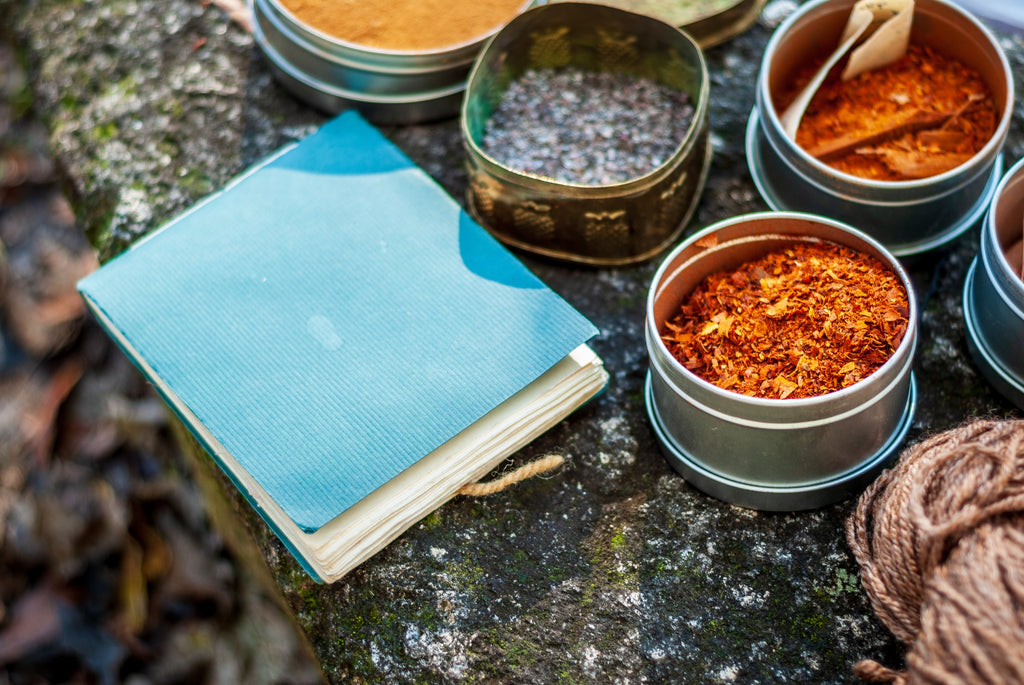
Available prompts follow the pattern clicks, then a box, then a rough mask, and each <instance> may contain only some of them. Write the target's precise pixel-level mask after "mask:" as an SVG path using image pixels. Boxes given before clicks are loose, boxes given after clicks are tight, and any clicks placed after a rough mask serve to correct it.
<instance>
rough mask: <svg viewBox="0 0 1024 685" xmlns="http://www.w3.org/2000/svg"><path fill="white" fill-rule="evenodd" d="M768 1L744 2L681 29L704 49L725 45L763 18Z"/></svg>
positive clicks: (750, 0)
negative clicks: (763, 10) (760, 17)
mask: <svg viewBox="0 0 1024 685" xmlns="http://www.w3.org/2000/svg"><path fill="white" fill-rule="evenodd" d="M767 1H768V0H742V1H741V2H739V3H737V4H735V5H733V6H732V7H730V8H729V9H727V10H725V11H724V12H719V13H718V14H714V15H711V16H709V17H702V18H701V19H698V20H697V21H694V22H692V23H689V24H685V25H683V26H682V27H681V28H682V29H683V30H685V31H686V32H687V33H689V34H690V35H691V36H693V38H694V40H696V41H697V43H698V44H699V45H700V46H701V47H702V48H710V47H712V46H714V45H718V44H719V43H724V42H725V41H727V40H729V39H730V38H732V37H734V36H737V35H739V34H741V33H743V32H744V31H746V30H747V29H748V28H750V27H751V26H752V25H753V23H754V22H755V21H757V18H758V17H759V16H761V10H762V9H764V6H765V4H766V3H767Z"/></svg>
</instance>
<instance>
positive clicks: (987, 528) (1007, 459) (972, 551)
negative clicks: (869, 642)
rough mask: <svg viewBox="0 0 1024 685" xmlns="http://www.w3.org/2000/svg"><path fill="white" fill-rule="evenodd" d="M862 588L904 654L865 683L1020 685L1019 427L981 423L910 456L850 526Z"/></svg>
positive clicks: (862, 504) (1022, 472) (880, 483)
mask: <svg viewBox="0 0 1024 685" xmlns="http://www.w3.org/2000/svg"><path fill="white" fill-rule="evenodd" d="M846 536H847V541H848V543H849V545H850V548H851V549H852V551H853V554H854V556H855V557H856V558H857V562H858V563H859V564H860V569H861V571H860V577H861V584H862V585H863V586H864V590H865V591H866V592H867V594H868V597H869V599H870V600H871V606H872V608H873V609H874V611H875V613H876V614H877V615H878V617H879V618H880V619H881V620H882V622H883V623H885V625H886V626H887V627H888V628H889V630H891V631H892V633H893V635H895V636H896V637H897V638H899V639H900V640H901V641H902V642H903V643H904V644H905V645H907V647H908V651H907V655H906V667H905V668H906V670H905V671H896V670H893V669H890V668H886V667H885V666H883V665H881V664H879V663H877V662H875V661H871V660H864V661H861V662H859V663H857V664H856V665H855V666H854V672H855V673H856V674H857V675H858V676H859V677H861V678H862V679H864V680H867V681H871V682H891V683H897V685H903V684H906V685H916V684H917V683H936V684H938V683H943V684H945V683H1024V421H1020V420H1009V421H994V420H982V421H975V422H972V423H968V424H965V425H963V426H961V427H959V428H955V429H952V430H949V431H946V432H944V433H940V434H938V435H935V436H933V437H931V438H929V439H927V440H925V441H923V442H921V443H919V444H917V445H915V446H913V447H911V448H909V449H907V450H905V451H904V453H903V454H902V455H901V457H900V461H899V463H898V464H897V465H896V466H895V467H894V468H892V469H890V470H888V471H885V472H884V473H883V474H882V475H881V476H879V478H878V479H877V480H876V481H875V482H874V483H873V484H872V485H871V486H870V487H869V488H868V489H867V490H866V491H865V492H864V493H863V494H862V495H861V497H860V499H859V500H858V503H857V508H856V509H855V511H854V512H853V513H852V514H851V515H850V517H849V518H848V519H847V521H846Z"/></svg>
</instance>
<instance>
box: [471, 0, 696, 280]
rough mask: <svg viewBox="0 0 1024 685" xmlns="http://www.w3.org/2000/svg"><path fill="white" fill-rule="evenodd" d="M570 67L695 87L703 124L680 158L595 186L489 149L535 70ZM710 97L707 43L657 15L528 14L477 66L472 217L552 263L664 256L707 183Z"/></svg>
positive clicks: (590, 9)
mask: <svg viewBox="0 0 1024 685" xmlns="http://www.w3.org/2000/svg"><path fill="white" fill-rule="evenodd" d="M569 65H572V66H576V67H579V68H582V69H590V70H604V71H618V72H623V73H628V74H631V75H635V76H637V77H645V78H650V79H653V80H655V81H658V82H660V83H663V84H665V85H668V86H670V87H672V88H675V89H678V90H681V91H684V92H686V93H687V94H688V95H689V97H690V103H691V105H692V106H693V109H694V113H693V119H692V122H691V124H690V127H689V129H688V131H687V132H686V135H685V137H684V139H683V141H682V143H681V144H680V145H679V147H678V148H677V149H676V151H675V152H674V153H673V154H672V155H671V157H670V158H669V159H668V160H667V161H666V162H665V163H664V164H662V165H661V166H659V167H658V168H656V169H654V170H653V171H652V172H650V173H648V174H646V175H644V176H640V177H638V178H634V179H630V180H628V181H625V182H623V183H616V184H610V185H600V186H597V185H594V186H587V185H580V184H574V183H563V182H559V181H554V180H551V179H548V178H544V177H540V176H535V175H532V174H528V173H525V172H521V171H519V170H516V169H512V168H509V167H507V166H504V165H503V164H501V163H499V162H498V161H497V160H495V159H494V158H493V157H491V156H489V155H488V154H486V153H485V152H484V151H483V150H482V149H481V147H480V143H481V140H482V138H483V134H484V129H485V125H486V123H487V120H488V118H489V117H490V115H491V112H492V111H493V109H494V107H495V105H496V104H497V103H498V102H499V100H500V99H501V95H502V93H503V92H504V89H505V88H506V87H507V86H508V84H509V83H511V82H512V81H513V80H515V79H516V78H518V77H519V76H520V75H521V74H522V73H523V72H525V71H526V70H527V69H530V68H543V67H555V66H569ZM708 91H709V86H708V73H707V66H706V65H705V62H704V55H703V53H702V52H701V49H700V47H699V46H698V45H697V44H696V43H695V42H694V41H693V39H692V38H690V37H689V36H688V35H686V34H685V33H684V32H683V31H681V30H679V29H677V28H676V27H674V26H670V25H669V24H666V23H664V22H662V21H660V20H658V19H654V18H652V17H648V16H645V15H640V14H635V13H633V12H627V11H625V10H620V9H617V8H614V7H607V6H603V5H594V4H590V3H577V2H560V3H555V4H550V5H543V6H539V7H534V8H533V9H530V10H528V11H526V12H524V13H523V14H521V15H519V16H518V17H516V18H515V19H513V20H512V21H511V22H509V24H507V25H506V26H505V28H503V29H502V30H501V31H499V32H498V34H497V35H496V36H494V38H492V39H491V41H490V42H488V43H487V45H485V46H484V48H483V50H482V51H481V53H480V55H479V56H478V57H477V60H476V62H475V63H474V65H473V69H472V70H471V71H470V75H469V81H468V83H467V86H466V95H465V98H464V100H463V104H462V122H461V124H462V134H463V142H464V144H465V147H466V152H467V160H468V167H469V189H468V193H467V194H468V205H469V211H470V213H471V214H472V215H473V216H474V218H475V219H476V220H477V221H479V222H480V223H481V224H482V225H483V226H484V227H485V228H487V229H488V230H489V231H490V232H491V233H493V234H494V235H495V236H496V237H497V238H498V239H500V240H502V241H503V242H505V243H508V244H509V245H512V246H514V247H518V248H521V249H524V250H528V251H531V252H535V253H538V254H542V255H546V256H550V257H556V258H559V259H565V260H569V261H574V262H581V263H585V264H593V265H602V266H605V265H621V264H630V263H634V262H639V261H643V260H645V259H649V258H650V257H653V256H654V255H656V254H658V253H659V252H661V251H662V250H664V249H665V248H666V247H668V246H669V245H670V244H671V243H673V242H674V241H675V240H676V239H677V238H678V237H679V235H680V234H681V233H682V231H683V228H684V227H685V226H686V224H687V222H688V221H689V219H690V217H691V215H692V214H693V211H694V209H695V208H696V204H697V201H698V200H699V197H700V192H701V190H702V189H703V188H704V182H705V180H706V177H707V171H708V166H709V165H710V161H711V148H710V141H709V136H708V120H707V118H708V100H709V94H708Z"/></svg>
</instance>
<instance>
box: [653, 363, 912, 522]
mask: <svg viewBox="0 0 1024 685" xmlns="http://www.w3.org/2000/svg"><path fill="white" fill-rule="evenodd" d="M644 399H645V401H646V405H647V417H648V419H649V420H650V422H651V427H652V428H653V429H654V434H655V436H656V437H657V439H658V447H659V448H660V449H661V452H662V454H663V455H664V456H665V458H666V459H667V460H668V462H669V464H670V465H671V466H672V468H674V469H675V470H676V471H677V472H678V473H679V475H681V476H682V477H683V478H684V479H685V480H686V481H687V482H688V483H690V484H692V485H693V486H694V487H695V488H697V489H698V490H700V491H701V492H704V493H705V494H708V495H711V496H712V497H714V498H716V499H720V500H722V501H724V502H728V503H730V504H734V505H737V506H741V507H746V508H748V509H757V510H760V511H803V510H807V509H817V508H818V507H824V506H827V505H829V504H835V503H836V502H840V501H842V500H844V499H847V498H848V497H851V496H853V495H855V494H857V493H858V492H860V491H861V490H863V489H864V488H865V487H866V486H867V485H868V484H869V483H871V481H873V480H874V479H875V478H876V477H877V476H878V474H879V473H881V472H882V471H883V470H884V469H885V468H887V467H888V466H889V465H890V464H892V462H893V461H894V460H895V459H896V457H897V456H898V455H899V450H900V447H901V446H902V444H903V441H904V440H905V439H906V437H907V433H908V432H909V430H910V425H911V423H912V419H913V416H914V413H915V411H916V408H917V383H916V381H915V380H914V374H913V372H911V374H910V392H909V393H908V394H907V405H906V407H905V409H904V410H903V413H902V414H901V416H900V422H899V424H898V425H897V426H896V428H895V430H894V431H893V432H892V434H891V435H890V436H889V440H888V441H887V442H886V443H885V445H883V446H882V447H881V448H880V449H879V450H878V451H877V452H876V453H875V454H873V455H871V456H870V457H868V458H867V459H865V460H864V462H863V463H862V464H860V465H857V466H854V467H853V468H851V469H850V470H849V471H847V472H846V473H842V474H839V475H838V476H836V477H834V478H830V479H825V480H821V481H818V482H815V483H810V484H803V485H797V486H793V487H784V486H778V487H772V486H767V485H760V484H754V483H744V482H742V481H738V480H734V479H732V478H728V477H726V476H723V475H721V474H719V473H716V472H715V471H713V470H711V469H708V468H707V467H705V466H702V465H701V464H700V462H699V461H697V460H695V459H694V458H693V457H692V456H691V455H689V454H687V452H686V450H685V449H683V448H682V447H681V446H680V445H679V443H678V442H676V440H675V438H673V437H672V435H671V434H670V433H669V432H668V431H666V429H665V426H664V423H663V422H662V420H661V416H660V415H659V413H658V408H657V405H656V404H655V402H654V397H653V389H652V387H651V374H650V372H649V371H648V373H647V378H646V380H645V382H644Z"/></svg>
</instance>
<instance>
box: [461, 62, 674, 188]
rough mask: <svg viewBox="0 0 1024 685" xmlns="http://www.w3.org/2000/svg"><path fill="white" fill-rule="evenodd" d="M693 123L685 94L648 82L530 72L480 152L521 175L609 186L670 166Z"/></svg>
mask: <svg viewBox="0 0 1024 685" xmlns="http://www.w3.org/2000/svg"><path fill="white" fill-rule="evenodd" d="M692 118H693V107H692V106H691V105H690V103H689V96H688V95H687V94H686V93H683V92H681V91H678V90H674V89H672V88H669V87H667V86H664V85H662V84H660V83H657V82H655V81H652V80H650V79H645V78H638V77H635V76H631V75H629V74H624V73H619V72H596V71H586V70H583V69H577V68H574V67H566V68H563V69H528V70H527V71H525V72H524V73H523V75H522V76H521V77H520V78H518V79H516V80H515V81H513V82H512V83H511V84H509V86H508V89H507V90H506V91H505V92H504V94H503V95H502V98H501V102H500V103H498V106H497V108H496V109H495V110H494V114H493V115H492V116H491V118H490V119H489V120H488V122H487V126H486V128H485V131H484V136H483V140H482V141H481V148H482V149H483V150H484V152H486V153H487V154H489V155H490V156H491V157H493V158H494V159H496V160H497V161H499V162H500V163H502V164H504V165H505V166H507V167H509V168H511V169H515V170H517V171H522V172H526V173H530V174H534V175H537V176H546V177H548V178H551V179H554V180H556V181H562V182H565V183H576V184H579V185H593V186H598V185H609V184H612V183H622V182H624V181H628V180H630V179H634V178H638V177H640V176H643V175H644V174H646V173H649V172H651V171H653V170H654V169H656V168H657V167H659V166H660V165H661V164H663V163H665V161H666V160H668V158H669V157H670V156H671V155H672V153H673V152H675V150H676V148H678V147H679V144H680V143H681V142H682V140H683V137H684V136H685V135H686V131H687V129H688V128H689V126H690V120H691V119H692Z"/></svg>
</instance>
